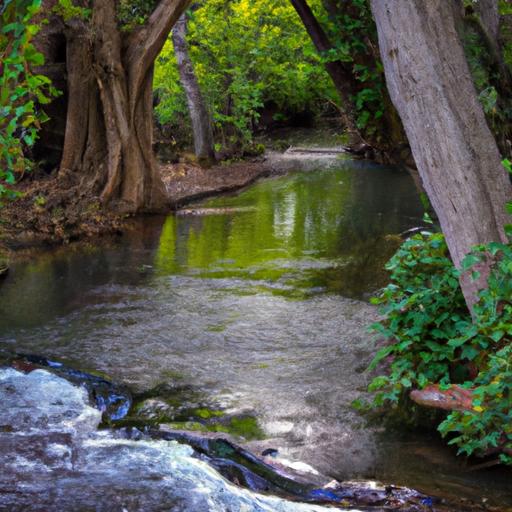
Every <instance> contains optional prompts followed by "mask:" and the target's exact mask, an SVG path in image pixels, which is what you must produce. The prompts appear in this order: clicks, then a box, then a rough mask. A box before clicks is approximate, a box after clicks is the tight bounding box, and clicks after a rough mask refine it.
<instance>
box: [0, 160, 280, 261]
mask: <svg viewBox="0 0 512 512" xmlns="http://www.w3.org/2000/svg"><path fill="white" fill-rule="evenodd" d="M285 171H286V166H280V165H278V164H276V163H275V162H274V160H269V159H266V158H259V159H255V160H253V161H242V162H235V163H230V164H219V165H216V166H214V167H211V168H209V169H204V168H201V167H199V166H197V165H194V164H191V163H178V164H165V165H162V166H161V173H162V178H163V180H164V182H165V185H166V188H167V191H168V193H169V211H172V210H173V209H176V208H178V207H180V206H183V205H185V204H187V203H188V202H190V201H194V200H197V199H200V198H203V197H207V196H211V195H216V194H221V193H225V192H229V191H232V190H236V189H239V188H242V187H245V186H247V185H249V184H251V183H253V182H254V181H255V180H257V179H258V178H261V177H264V176H269V175H271V174H274V173H276V174H277V173H282V172H285ZM18 190H20V192H21V193H22V196H21V197H20V198H19V199H17V200H16V201H14V202H12V203H9V204H6V205H5V206H4V208H2V209H1V210H0V252H1V251H2V247H3V250H4V251H3V252H5V251H6V250H17V249H20V248H28V247H34V246H38V245H58V244H65V243H69V242H71V241H75V240H79V239H83V238H86V237H92V236H101V235H107V234H112V233H116V232H121V231H122V230H123V228H124V225H125V224H126V221H127V219H128V217H127V216H125V215H118V214H115V213H112V212H109V211H108V210H107V209H105V208H103V207H102V205H101V204H100V202H99V200H98V198H97V197H91V196H90V195H86V194H85V193H84V192H83V190H82V188H81V187H80V180H79V177H78V176H74V175H71V174H69V175H64V176H59V177H58V178H57V177H55V176H43V177H39V178H37V179H36V178H32V179H28V180H26V181H24V182H22V183H21V184H20V186H19V187H18Z"/></svg>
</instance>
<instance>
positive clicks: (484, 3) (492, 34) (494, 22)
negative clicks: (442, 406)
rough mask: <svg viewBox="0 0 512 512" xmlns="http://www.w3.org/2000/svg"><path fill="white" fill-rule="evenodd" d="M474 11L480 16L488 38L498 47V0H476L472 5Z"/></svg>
mask: <svg viewBox="0 0 512 512" xmlns="http://www.w3.org/2000/svg"><path fill="white" fill-rule="evenodd" d="M474 7H475V10H476V12H477V13H478V15H479V16H480V20H481V21H482V25H483V27H484V29H485V31H486V32H487V35H488V36H489V38H490V39H491V40H492V41H494V44H495V45H496V47H499V46H500V44H499V35H500V12H499V5H498V0H478V2H476V3H475V4H474Z"/></svg>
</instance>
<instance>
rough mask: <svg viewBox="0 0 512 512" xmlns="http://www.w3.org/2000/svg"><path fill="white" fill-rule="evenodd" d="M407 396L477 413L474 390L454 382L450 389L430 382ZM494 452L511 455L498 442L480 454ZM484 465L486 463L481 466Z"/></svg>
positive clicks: (426, 403)
mask: <svg viewBox="0 0 512 512" xmlns="http://www.w3.org/2000/svg"><path fill="white" fill-rule="evenodd" d="M409 396H410V398H411V400H412V401H413V402H416V403H417V404H418V405H422V406H424V407H433V408H435V409H443V410H445V411H462V412H464V411H471V412H474V413H475V414H479V411H478V410H475V408H474V407H473V399H474V398H475V396H474V390H473V389H466V388H462V387H461V386H457V385H456V384H454V385H452V386H451V387H450V389H440V387H439V384H432V385H430V386H427V387H426V388H424V389H421V390H420V389H415V390H413V391H411V393H410V395H409ZM505 442H506V441H505V437H504V436H503V444H505ZM496 453H505V454H507V455H512V449H510V448H506V447H505V446H502V445H501V446H500V444H499V443H498V446H497V447H496V448H494V449H490V450H488V451H487V452H485V453H483V454H481V455H483V456H488V455H493V454H496ZM496 463H499V461H496ZM485 466H486V464H484V465H482V466H481V467H485Z"/></svg>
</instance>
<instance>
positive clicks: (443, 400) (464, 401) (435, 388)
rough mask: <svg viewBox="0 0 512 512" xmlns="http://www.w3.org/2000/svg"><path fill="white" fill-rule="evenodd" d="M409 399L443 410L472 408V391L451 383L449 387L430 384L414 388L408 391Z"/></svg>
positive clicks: (468, 409)
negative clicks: (444, 387)
mask: <svg viewBox="0 0 512 512" xmlns="http://www.w3.org/2000/svg"><path fill="white" fill-rule="evenodd" d="M410 397H411V400H412V401H413V402H416V403H417V404H418V405H422V406H424V407H434V408H436V409H443V410H445V411H471V410H473V406H472V402H473V392H472V390H470V389H466V388H462V387H460V386H457V385H453V386H451V387H450V389H441V388H440V387H439V385H438V384H432V385H430V386H427V387H426V388H424V389H415V390H413V391H411V393H410Z"/></svg>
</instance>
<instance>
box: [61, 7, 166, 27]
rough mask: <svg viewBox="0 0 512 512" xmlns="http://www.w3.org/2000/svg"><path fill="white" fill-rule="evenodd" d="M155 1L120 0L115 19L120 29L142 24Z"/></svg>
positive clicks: (151, 10)
mask: <svg viewBox="0 0 512 512" xmlns="http://www.w3.org/2000/svg"><path fill="white" fill-rule="evenodd" d="M66 1H69V0H66ZM157 3H158V0H120V1H119V3H118V7H117V19H118V21H119V24H120V25H121V27H122V29H123V30H132V29H133V28H135V27H136V26H137V25H143V24H144V23H145V22H146V20H147V19H148V17H149V15H150V14H151V13H152V12H153V10H154V8H155V7H156V5H157Z"/></svg>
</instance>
